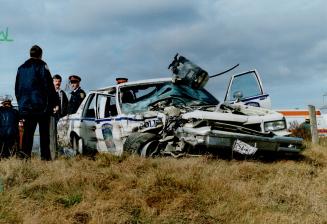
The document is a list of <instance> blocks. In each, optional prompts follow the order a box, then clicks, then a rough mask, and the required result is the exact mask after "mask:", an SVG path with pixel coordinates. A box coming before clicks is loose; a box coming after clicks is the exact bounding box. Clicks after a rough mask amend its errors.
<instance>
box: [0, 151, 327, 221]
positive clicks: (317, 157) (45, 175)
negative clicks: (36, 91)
mask: <svg viewBox="0 0 327 224" xmlns="http://www.w3.org/2000/svg"><path fill="white" fill-rule="evenodd" d="M0 177H1V179H2V182H3V183H4V191H3V192H2V193H0V223H327V147H322V146H317V147H314V148H312V147H311V148H309V149H307V150H306V151H305V152H304V153H303V156H301V157H297V158H287V159H285V158H276V159H275V160H272V161H271V160H270V161H265V160H226V159H219V158H213V157H210V156H203V157H197V158H182V159H173V158H156V159H143V158H140V157H136V156H123V157H121V158H118V157H114V156H110V155H99V156H97V157H96V158H94V159H90V158H84V157H76V158H71V159H64V158H62V159H58V160H55V161H52V162H43V161H40V160H39V159H32V160H31V161H28V162H24V161H20V160H16V159H10V160H2V161H0Z"/></svg>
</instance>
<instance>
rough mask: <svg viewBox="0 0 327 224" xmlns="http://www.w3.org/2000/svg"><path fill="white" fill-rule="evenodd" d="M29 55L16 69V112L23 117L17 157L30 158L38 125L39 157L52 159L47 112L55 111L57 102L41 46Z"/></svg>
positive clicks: (57, 107)
mask: <svg viewBox="0 0 327 224" xmlns="http://www.w3.org/2000/svg"><path fill="white" fill-rule="evenodd" d="M30 56H31V58H30V59H28V60H27V61H26V62H25V63H24V64H22V65H21V66H20V67H19V68H18V71H17V76H16V84H15V93H16V98H17V101H18V108H19V114H20V116H21V118H22V119H23V120H24V134H23V144H22V150H21V151H20V152H19V155H20V157H22V158H30V157H31V153H32V147H33V137H34V132H35V128H36V125H37V124H39V131H40V148H41V159H42V160H51V154H50V149H49V141H50V140H49V124H50V115H51V114H52V113H53V112H55V111H58V109H59V106H58V105H59V102H58V98H57V94H56V91H55V89H54V86H53V81H52V77H51V74H50V71H49V68H48V66H47V64H46V63H45V62H44V61H42V49H41V48H40V47H39V46H37V45H34V46H33V47H32V48H31V50H30Z"/></svg>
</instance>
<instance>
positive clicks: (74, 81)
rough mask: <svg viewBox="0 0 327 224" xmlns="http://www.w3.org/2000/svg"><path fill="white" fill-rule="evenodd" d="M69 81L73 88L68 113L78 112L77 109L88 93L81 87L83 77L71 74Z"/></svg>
mask: <svg viewBox="0 0 327 224" xmlns="http://www.w3.org/2000/svg"><path fill="white" fill-rule="evenodd" d="M68 79H69V82H70V86H71V89H72V90H73V91H72V92H71V93H70V94H71V96H70V99H69V103H68V114H74V113H76V111H77V109H78V108H79V106H80V105H81V103H82V101H83V100H84V98H85V96H86V94H85V92H84V90H82V88H81V87H80V82H81V78H80V77H79V76H77V75H71V76H69V78H68Z"/></svg>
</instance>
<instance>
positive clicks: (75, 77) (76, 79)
mask: <svg viewBox="0 0 327 224" xmlns="http://www.w3.org/2000/svg"><path fill="white" fill-rule="evenodd" d="M68 79H69V81H70V82H72V81H73V82H76V81H77V82H80V81H81V80H82V79H81V77H79V76H77V75H71V76H69V77H68Z"/></svg>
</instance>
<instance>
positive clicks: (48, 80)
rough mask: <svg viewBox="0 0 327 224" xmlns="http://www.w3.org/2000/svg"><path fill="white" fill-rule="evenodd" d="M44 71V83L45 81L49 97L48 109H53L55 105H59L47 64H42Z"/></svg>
mask: <svg viewBox="0 0 327 224" xmlns="http://www.w3.org/2000/svg"><path fill="white" fill-rule="evenodd" d="M44 71H45V79H46V80H45V83H46V90H47V91H48V98H49V106H50V108H49V109H50V110H52V109H54V108H55V107H57V106H59V99H58V97H57V94H56V90H55V88H54V85H53V79H52V77H51V73H50V70H49V68H48V66H47V65H45V66H44Z"/></svg>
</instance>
